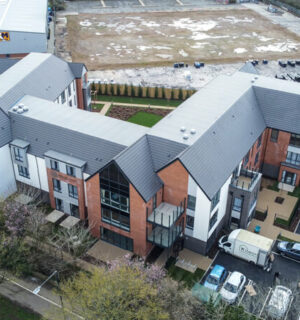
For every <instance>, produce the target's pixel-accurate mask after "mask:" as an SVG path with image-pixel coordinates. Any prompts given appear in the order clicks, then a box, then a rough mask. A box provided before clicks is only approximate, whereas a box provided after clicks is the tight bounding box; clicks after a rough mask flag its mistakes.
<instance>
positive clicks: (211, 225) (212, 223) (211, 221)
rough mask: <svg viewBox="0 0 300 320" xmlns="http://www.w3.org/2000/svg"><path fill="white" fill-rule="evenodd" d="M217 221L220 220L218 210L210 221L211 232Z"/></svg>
mask: <svg viewBox="0 0 300 320" xmlns="http://www.w3.org/2000/svg"><path fill="white" fill-rule="evenodd" d="M217 220H218V210H217V211H216V212H215V213H214V215H213V216H212V217H211V218H210V220H209V231H210V230H211V229H212V227H213V226H214V225H215V224H216V222H217Z"/></svg>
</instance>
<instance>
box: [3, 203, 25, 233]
mask: <svg viewBox="0 0 300 320" xmlns="http://www.w3.org/2000/svg"><path fill="white" fill-rule="evenodd" d="M3 211H4V219H5V227H6V229H7V231H8V232H9V234H10V236H11V237H12V238H20V237H22V236H23V235H24V232H25V223H26V218H27V216H28V207H27V206H26V205H22V204H19V203H17V202H15V201H7V202H6V203H5V205H4V208H3Z"/></svg>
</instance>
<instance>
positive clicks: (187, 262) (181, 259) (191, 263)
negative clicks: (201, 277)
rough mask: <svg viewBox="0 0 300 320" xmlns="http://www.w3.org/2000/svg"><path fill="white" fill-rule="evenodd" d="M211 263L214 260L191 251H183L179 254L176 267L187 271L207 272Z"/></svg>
mask: <svg viewBox="0 0 300 320" xmlns="http://www.w3.org/2000/svg"><path fill="white" fill-rule="evenodd" d="M211 263H212V259H210V258H208V257H206V256H203V255H201V254H200V253H196V252H193V251H191V250H189V249H183V250H181V251H180V252H179V256H178V259H177V261H176V264H175V265H176V266H177V267H180V268H182V269H184V270H186V271H189V272H195V270H196V269H197V268H199V269H202V270H207V269H208V268H209V266H210V264H211Z"/></svg>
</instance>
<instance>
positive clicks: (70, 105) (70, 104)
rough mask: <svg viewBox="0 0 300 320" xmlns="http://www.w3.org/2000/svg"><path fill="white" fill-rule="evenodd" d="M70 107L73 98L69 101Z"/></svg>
mask: <svg viewBox="0 0 300 320" xmlns="http://www.w3.org/2000/svg"><path fill="white" fill-rule="evenodd" d="M69 107H72V99H71V100H70V101H69Z"/></svg>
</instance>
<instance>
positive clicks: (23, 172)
mask: <svg viewBox="0 0 300 320" xmlns="http://www.w3.org/2000/svg"><path fill="white" fill-rule="evenodd" d="M18 171H19V175H20V176H21V177H24V178H28V179H29V177H30V176H29V172H28V169H27V168H26V167H23V166H20V165H18Z"/></svg>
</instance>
